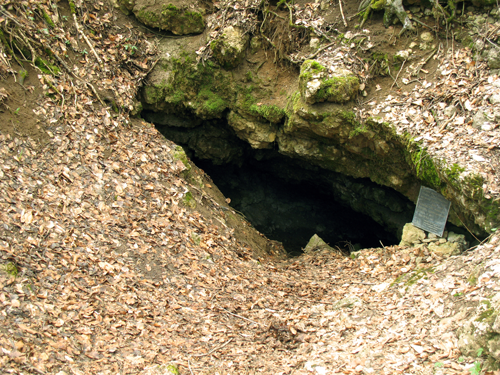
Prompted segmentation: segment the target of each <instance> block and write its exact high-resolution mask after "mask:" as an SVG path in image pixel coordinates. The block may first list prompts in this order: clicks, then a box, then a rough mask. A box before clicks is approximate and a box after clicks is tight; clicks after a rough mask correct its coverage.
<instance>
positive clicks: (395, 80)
mask: <svg viewBox="0 0 500 375" xmlns="http://www.w3.org/2000/svg"><path fill="white" fill-rule="evenodd" d="M405 62H406V60H405V61H403V64H402V65H401V69H399V71H398V74H396V78H395V79H394V82H393V83H392V85H391V90H392V88H393V87H394V85H397V84H398V83H397V81H398V78H399V73H401V72H402V71H403V68H404V66H405ZM398 88H399V85H398Z"/></svg>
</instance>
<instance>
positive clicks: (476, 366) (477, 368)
mask: <svg viewBox="0 0 500 375" xmlns="http://www.w3.org/2000/svg"><path fill="white" fill-rule="evenodd" d="M469 371H470V373H471V374H472V375H479V374H480V373H481V362H479V361H476V362H474V366H472V367H471V368H470V369H469Z"/></svg>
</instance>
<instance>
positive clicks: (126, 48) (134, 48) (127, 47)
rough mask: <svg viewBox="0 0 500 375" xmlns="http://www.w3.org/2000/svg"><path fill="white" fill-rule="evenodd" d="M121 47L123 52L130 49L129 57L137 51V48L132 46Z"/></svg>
mask: <svg viewBox="0 0 500 375" xmlns="http://www.w3.org/2000/svg"><path fill="white" fill-rule="evenodd" d="M123 47H124V48H125V51H128V50H129V49H130V54H131V55H133V54H134V53H135V51H137V47H136V46H134V45H132V44H125V45H124V46H123Z"/></svg>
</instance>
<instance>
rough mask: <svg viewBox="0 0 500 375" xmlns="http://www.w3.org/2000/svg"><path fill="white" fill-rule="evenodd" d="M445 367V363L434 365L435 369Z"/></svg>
mask: <svg viewBox="0 0 500 375" xmlns="http://www.w3.org/2000/svg"><path fill="white" fill-rule="evenodd" d="M443 366H444V363H443V362H436V363H434V367H437V368H441V367H443Z"/></svg>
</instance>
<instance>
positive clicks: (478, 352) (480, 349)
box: [476, 348, 484, 357]
mask: <svg viewBox="0 0 500 375" xmlns="http://www.w3.org/2000/svg"><path fill="white" fill-rule="evenodd" d="M483 352H484V349H483V348H479V349H478V350H477V352H476V355H477V356H478V357H481V355H482V354H483Z"/></svg>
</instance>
